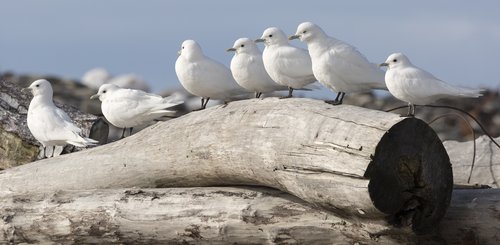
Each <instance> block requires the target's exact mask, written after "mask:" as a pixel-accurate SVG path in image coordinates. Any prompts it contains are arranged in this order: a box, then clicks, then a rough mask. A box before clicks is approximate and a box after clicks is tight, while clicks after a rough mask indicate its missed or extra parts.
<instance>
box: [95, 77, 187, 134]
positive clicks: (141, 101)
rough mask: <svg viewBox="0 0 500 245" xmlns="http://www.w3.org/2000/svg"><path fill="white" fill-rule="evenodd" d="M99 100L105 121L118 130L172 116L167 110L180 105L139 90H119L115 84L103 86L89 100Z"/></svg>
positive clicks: (173, 99) (171, 99) (180, 102)
mask: <svg viewBox="0 0 500 245" xmlns="http://www.w3.org/2000/svg"><path fill="white" fill-rule="evenodd" d="M97 97H99V100H101V102H102V103H101V110H102V113H103V115H104V117H106V119H107V120H108V121H109V122H110V123H111V124H113V125H114V126H116V127H119V128H124V129H125V128H133V127H135V126H138V125H142V124H146V123H150V122H152V121H154V120H155V119H158V118H161V117H163V116H173V115H174V114H175V111H171V110H166V109H167V108H170V107H173V106H176V105H178V104H182V103H183V102H182V101H178V100H176V99H175V98H171V97H165V98H164V97H161V96H159V95H155V94H150V93H146V92H144V91H141V90H135V89H125V88H120V87H118V86H117V85H115V84H103V85H101V87H100V88H99V91H98V92H97V94H95V95H93V96H92V97H91V98H92V99H93V98H97Z"/></svg>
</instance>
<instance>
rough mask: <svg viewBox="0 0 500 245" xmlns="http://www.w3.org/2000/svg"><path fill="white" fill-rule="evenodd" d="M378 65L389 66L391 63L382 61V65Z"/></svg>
mask: <svg viewBox="0 0 500 245" xmlns="http://www.w3.org/2000/svg"><path fill="white" fill-rule="evenodd" d="M378 66H379V67H382V66H389V63H385V62H384V63H382V64H380V65H378Z"/></svg>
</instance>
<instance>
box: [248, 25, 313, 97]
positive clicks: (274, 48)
mask: <svg viewBox="0 0 500 245" xmlns="http://www.w3.org/2000/svg"><path fill="white" fill-rule="evenodd" d="M256 42H264V44H265V46H266V47H265V48H264V52H263V53H262V58H263V62H264V67H265V69H266V71H267V73H268V74H269V76H270V77H271V78H272V79H273V80H274V81H275V82H276V83H278V84H280V85H283V86H287V87H289V88H292V89H298V88H303V87H304V86H306V85H308V84H310V83H313V82H315V81H316V78H315V77H314V75H313V71H312V64H311V58H310V57H309V54H308V53H307V51H306V50H304V49H301V48H297V47H294V46H292V45H290V44H289V43H288V39H287V37H286V35H285V33H283V31H281V30H280V29H278V28H276V27H270V28H267V29H266V30H265V31H264V32H263V34H262V37H261V38H260V39H257V40H256ZM289 96H291V94H290V95H289Z"/></svg>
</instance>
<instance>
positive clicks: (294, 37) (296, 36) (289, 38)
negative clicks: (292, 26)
mask: <svg viewBox="0 0 500 245" xmlns="http://www.w3.org/2000/svg"><path fill="white" fill-rule="evenodd" d="M299 38H300V35H292V36H289V37H288V40H293V39H299Z"/></svg>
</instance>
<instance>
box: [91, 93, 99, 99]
mask: <svg viewBox="0 0 500 245" xmlns="http://www.w3.org/2000/svg"><path fill="white" fill-rule="evenodd" d="M97 98H99V94H94V95H92V96H90V99H91V100H93V99H97Z"/></svg>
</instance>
